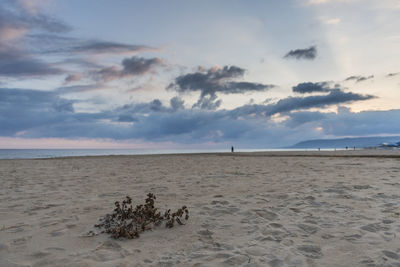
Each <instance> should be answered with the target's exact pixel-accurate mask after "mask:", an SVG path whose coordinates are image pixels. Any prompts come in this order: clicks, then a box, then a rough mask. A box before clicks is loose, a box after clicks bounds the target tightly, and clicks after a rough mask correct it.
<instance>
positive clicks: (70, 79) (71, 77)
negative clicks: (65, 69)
mask: <svg viewBox="0 0 400 267" xmlns="http://www.w3.org/2000/svg"><path fill="white" fill-rule="evenodd" d="M81 79H82V75H81V74H79V73H74V74H69V75H68V76H67V77H65V79H64V83H66V84H68V83H72V82H77V81H79V80H81Z"/></svg>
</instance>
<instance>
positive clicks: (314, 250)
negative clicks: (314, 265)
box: [297, 245, 323, 259]
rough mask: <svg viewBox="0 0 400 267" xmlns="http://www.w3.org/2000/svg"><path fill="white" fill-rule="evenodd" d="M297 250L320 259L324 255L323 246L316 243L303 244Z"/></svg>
mask: <svg viewBox="0 0 400 267" xmlns="http://www.w3.org/2000/svg"><path fill="white" fill-rule="evenodd" d="M297 250H298V251H299V252H300V253H301V254H303V255H304V256H306V257H309V258H313V259H319V258H321V257H322V256H323V254H322V252H321V248H320V247H319V246H316V245H302V246H298V247H297Z"/></svg>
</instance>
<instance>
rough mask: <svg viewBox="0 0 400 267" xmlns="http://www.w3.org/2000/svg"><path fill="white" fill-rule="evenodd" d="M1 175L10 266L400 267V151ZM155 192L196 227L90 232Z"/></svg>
mask: <svg viewBox="0 0 400 267" xmlns="http://www.w3.org/2000/svg"><path fill="white" fill-rule="evenodd" d="M0 183H1V187H0V266H274V267H277V266H400V151H383V150H365V151H335V152H323V151H321V152H260V153H226V154H222V153H221V154H191V155H152V156H99V157H71V158H59V159H35V160H0ZM148 192H152V193H154V194H155V195H156V196H157V202H156V205H157V206H159V207H160V208H161V210H164V209H165V208H167V207H168V208H174V209H175V208H179V207H181V206H182V205H186V206H187V207H188V208H189V211H190V219H189V220H188V222H187V223H186V225H183V226H176V227H174V228H172V229H165V228H164V227H159V228H157V229H155V230H153V231H147V232H145V233H143V234H142V235H141V237H140V238H139V239H133V240H127V239H123V240H114V239H112V238H110V237H109V236H107V235H106V234H98V235H95V236H88V234H87V233H88V232H89V231H91V230H92V231H98V229H96V228H95V227H94V224H96V223H97V222H98V219H99V218H100V217H101V216H103V215H105V214H106V213H110V212H111V211H112V210H113V205H114V202H115V201H117V200H122V199H123V198H124V197H125V196H126V195H129V196H131V197H132V199H133V202H134V203H138V204H139V203H142V202H143V200H144V199H145V197H146V194H147V193H148Z"/></svg>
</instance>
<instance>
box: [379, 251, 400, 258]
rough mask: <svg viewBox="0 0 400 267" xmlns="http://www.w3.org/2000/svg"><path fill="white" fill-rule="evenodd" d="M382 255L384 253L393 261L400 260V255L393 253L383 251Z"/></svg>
mask: <svg viewBox="0 0 400 267" xmlns="http://www.w3.org/2000/svg"><path fill="white" fill-rule="evenodd" d="M382 253H383V254H384V255H385V256H386V257H388V258H391V259H393V260H398V259H400V256H399V254H397V253H394V252H392V251H389V250H383V251H382Z"/></svg>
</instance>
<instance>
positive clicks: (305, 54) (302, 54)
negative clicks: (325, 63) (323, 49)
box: [284, 46, 317, 60]
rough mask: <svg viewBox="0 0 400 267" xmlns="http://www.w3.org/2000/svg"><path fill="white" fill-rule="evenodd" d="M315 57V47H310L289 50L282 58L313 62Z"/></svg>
mask: <svg viewBox="0 0 400 267" xmlns="http://www.w3.org/2000/svg"><path fill="white" fill-rule="evenodd" d="M316 57H317V47H316V46H311V47H309V48H305V49H295V50H290V51H289V52H288V53H287V54H286V55H285V56H284V58H295V59H298V60H299V59H306V60H313V59H315V58H316Z"/></svg>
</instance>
